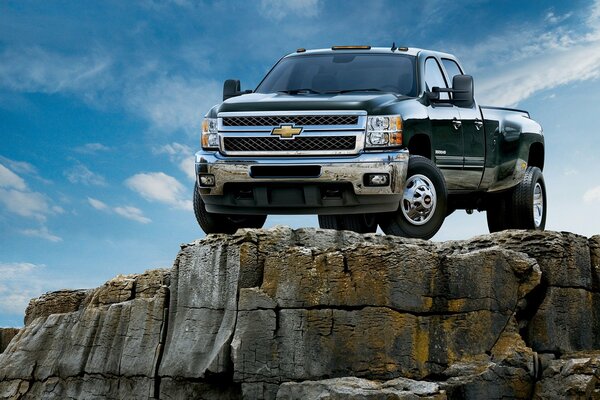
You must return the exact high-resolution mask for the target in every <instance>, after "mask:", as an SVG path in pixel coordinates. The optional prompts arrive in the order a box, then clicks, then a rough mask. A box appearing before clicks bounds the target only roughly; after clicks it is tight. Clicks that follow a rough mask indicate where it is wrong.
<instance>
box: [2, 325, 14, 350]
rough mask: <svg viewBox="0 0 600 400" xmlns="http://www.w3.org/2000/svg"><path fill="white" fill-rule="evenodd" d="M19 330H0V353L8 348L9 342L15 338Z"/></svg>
mask: <svg viewBox="0 0 600 400" xmlns="http://www.w3.org/2000/svg"><path fill="white" fill-rule="evenodd" d="M17 333H19V330H18V329H16V328H0V353H3V352H4V350H6V348H7V347H8V344H9V343H10V341H11V340H12V339H13V338H14V337H15V336H17Z"/></svg>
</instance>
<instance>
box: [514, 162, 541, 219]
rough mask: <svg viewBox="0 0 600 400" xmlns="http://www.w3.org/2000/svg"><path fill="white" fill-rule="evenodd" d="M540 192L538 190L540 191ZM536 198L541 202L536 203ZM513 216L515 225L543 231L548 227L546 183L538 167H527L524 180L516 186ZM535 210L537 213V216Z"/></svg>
mask: <svg viewBox="0 0 600 400" xmlns="http://www.w3.org/2000/svg"><path fill="white" fill-rule="evenodd" d="M538 190H539V192H536V191H538ZM536 199H537V200H541V204H540V203H537V204H536ZM511 203H512V204H511V210H510V211H511V217H512V222H513V227H514V228H517V229H533V230H538V231H543V230H544V228H545V227H546V210H547V207H548V202H547V200H546V184H545V183H544V175H543V174H542V170H540V169H539V168H538V167H527V170H526V171H525V176H523V180H522V181H521V182H520V183H519V184H518V185H517V186H515V188H514V190H513V192H512V198H511ZM534 212H536V213H537V217H538V218H536V217H535V216H534Z"/></svg>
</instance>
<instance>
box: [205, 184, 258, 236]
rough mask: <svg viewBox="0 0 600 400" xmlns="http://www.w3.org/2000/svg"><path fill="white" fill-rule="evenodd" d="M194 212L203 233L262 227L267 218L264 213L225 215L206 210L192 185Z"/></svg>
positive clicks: (232, 231)
mask: <svg viewBox="0 0 600 400" xmlns="http://www.w3.org/2000/svg"><path fill="white" fill-rule="evenodd" d="M194 214H195V215H196V220H197V221H198V225H200V228H202V230H203V231H204V232H205V233H207V234H208V233H235V231H237V230H238V229H240V228H262V226H263V225H264V223H265V221H266V220H267V216H266V215H227V214H215V213H209V212H208V211H206V206H205V204H204V201H202V197H201V196H200V193H199V192H198V185H197V184H196V185H195V186H194Z"/></svg>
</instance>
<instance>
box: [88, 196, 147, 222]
mask: <svg viewBox="0 0 600 400" xmlns="http://www.w3.org/2000/svg"><path fill="white" fill-rule="evenodd" d="M87 200H88V203H90V205H91V206H92V207H93V208H95V209H96V210H99V211H104V212H107V213H112V212H114V213H115V214H117V215H119V216H121V217H123V218H127V219H130V220H132V221H137V222H140V223H142V224H147V223H150V222H152V220H151V219H150V218H148V217H146V216H144V213H143V211H142V210H140V209H139V208H137V207H133V206H117V207H109V206H108V204H106V203H104V202H103V201H100V200H98V199H94V198H91V197H88V198H87Z"/></svg>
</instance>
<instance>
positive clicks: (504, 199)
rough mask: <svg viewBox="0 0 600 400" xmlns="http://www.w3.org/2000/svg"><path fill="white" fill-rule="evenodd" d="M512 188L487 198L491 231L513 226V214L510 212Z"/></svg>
mask: <svg viewBox="0 0 600 400" xmlns="http://www.w3.org/2000/svg"><path fill="white" fill-rule="evenodd" d="M511 197H512V190H510V191H508V192H503V193H498V194H493V195H490V196H489V197H488V199H487V206H486V212H485V213H486V217H487V224H488V229H489V231H490V233H494V232H500V231H503V230H506V229H510V228H512V227H513V226H512V225H513V224H512V216H511V213H510V212H509V210H510V207H509V204H510V201H511Z"/></svg>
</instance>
